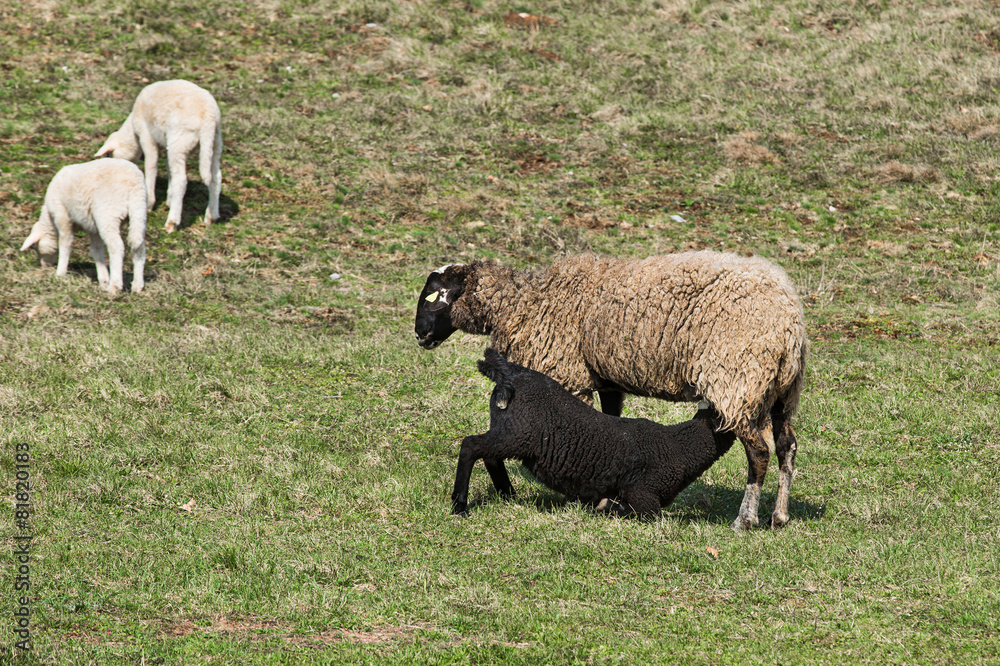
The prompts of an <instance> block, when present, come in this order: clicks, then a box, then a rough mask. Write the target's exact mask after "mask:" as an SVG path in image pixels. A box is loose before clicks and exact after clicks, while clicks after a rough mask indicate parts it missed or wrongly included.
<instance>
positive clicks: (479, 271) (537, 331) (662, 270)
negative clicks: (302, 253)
mask: <svg viewBox="0 0 1000 666" xmlns="http://www.w3.org/2000/svg"><path fill="white" fill-rule="evenodd" d="M455 329H458V330H462V331H465V332H467V333H479V334H488V335H490V342H491V345H492V346H493V347H494V348H495V349H496V350H498V351H499V352H500V353H501V354H503V355H505V356H506V357H507V358H508V359H509V360H510V361H512V362H514V363H517V364H519V365H523V366H525V367H527V368H530V369H532V370H536V371H538V372H543V373H545V374H547V375H549V376H550V377H552V378H553V379H555V380H556V381H558V382H559V383H560V384H562V385H563V386H564V387H565V388H567V389H568V390H570V391H571V392H573V393H574V394H576V395H578V396H580V397H581V398H583V399H584V400H586V401H587V402H591V401H592V399H593V392H594V391H599V392H600V394H601V408H602V409H603V410H604V411H605V412H607V413H610V414H614V415H616V416H617V415H619V414H621V399H622V396H623V394H624V393H631V394H634V395H644V396H653V397H657V398H662V399H666V400H686V401H694V400H698V399H705V400H707V401H708V402H709V403H711V405H712V406H713V407H714V408H715V409H716V410H717V411H718V413H719V414H720V415H721V417H722V419H723V426H724V427H725V428H726V429H731V430H732V431H733V432H734V433H735V434H736V436H737V437H739V438H740V441H741V442H742V443H743V448H744V450H745V452H746V454H747V486H746V493H745V494H744V495H743V503H742V504H741V505H740V511H739V515H738V516H737V518H736V521H735V522H734V523H733V528H734V529H737V530H743V529H747V528H750V527H753V526H755V525H757V524H758V520H757V505H758V503H759V501H760V494H761V488H762V487H763V484H764V477H765V475H766V474H767V467H768V462H769V460H770V450H771V449H772V448H773V449H774V451H775V453H776V454H777V458H778V469H779V477H778V493H777V497H776V499H775V504H774V511H773V513H772V514H771V525H772V526H773V527H781V526H782V525H785V524H786V523H787V522H788V520H789V517H790V516H789V511H788V510H789V501H790V493H791V484H792V477H793V476H794V474H795V454H796V451H797V449H798V445H797V442H796V438H795V431H794V428H793V427H792V425H791V418H792V417H793V416H794V414H795V412H796V410H797V408H798V404H799V395H800V394H801V392H802V385H803V375H804V373H805V358H806V335H805V323H804V321H803V313H802V305H801V304H800V303H799V300H798V297H797V296H796V295H795V289H794V288H793V287H792V284H791V282H790V281H789V279H788V276H787V275H785V273H784V271H782V270H781V269H780V268H778V267H777V266H774V265H773V264H770V263H769V262H767V261H765V260H764V259H760V258H745V257H739V256H736V255H734V254H726V253H718V252H686V253H682V254H674V255H665V256H655V257H649V258H647V259H640V260H629V259H612V258H602V257H595V256H591V255H583V256H575V257H567V258H565V259H562V260H560V261H557V262H556V263H554V264H553V265H552V266H551V267H550V268H548V269H545V270H542V271H539V272H537V273H531V272H522V271H515V270H513V269H511V268H504V267H501V266H497V265H495V264H487V263H483V262H473V263H472V264H468V265H449V266H444V267H442V268H439V269H438V270H436V271H434V272H433V273H431V275H430V276H429V277H428V278H427V283H426V284H425V285H424V289H423V291H422V292H421V295H420V301H419V302H418V305H417V317H416V322H415V324H414V333H415V335H416V337H417V341H418V343H419V344H420V345H421V346H422V347H424V348H426V349H433V348H434V347H436V346H437V345H439V344H441V342H442V341H443V340H445V339H446V338H447V337H448V336H449V335H450V334H451V332H452V331H453V330H455Z"/></svg>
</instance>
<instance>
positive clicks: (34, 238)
mask: <svg viewBox="0 0 1000 666" xmlns="http://www.w3.org/2000/svg"><path fill="white" fill-rule="evenodd" d="M41 239H42V228H41V225H40V224H36V225H35V228H33V229H32V230H31V234H29V235H28V237H27V238H25V239H24V245H22V246H21V252H24V251H25V250H27V249H28V248H29V247H31V246H32V245H34V244H35V243H37V242H38V241H40V240H41Z"/></svg>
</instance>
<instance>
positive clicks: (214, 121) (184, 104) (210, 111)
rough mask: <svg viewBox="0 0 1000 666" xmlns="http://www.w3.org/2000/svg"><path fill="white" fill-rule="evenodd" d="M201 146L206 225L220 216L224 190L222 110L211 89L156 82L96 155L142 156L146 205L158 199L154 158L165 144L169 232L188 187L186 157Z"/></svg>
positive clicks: (186, 83) (177, 219)
mask: <svg viewBox="0 0 1000 666" xmlns="http://www.w3.org/2000/svg"><path fill="white" fill-rule="evenodd" d="M195 146H200V150H199V154H198V169H199V171H200V172H201V180H202V182H204V183H205V187H207V188H208V208H207V209H206V210H205V224H211V223H212V221H213V220H218V219H219V192H220V191H221V190H222V170H221V168H220V167H219V160H220V158H221V156H222V114H221V112H220V111H219V105H218V104H217V103H216V102H215V98H214V97H212V94H211V93H210V92H208V91H207V90H205V89H204V88H200V87H199V86H196V85H195V84H193V83H191V82H190V81H183V80H179V79H178V80H175V81H157V82H156V83H151V84H149V85H148V86H146V87H145V88H143V89H142V91H141V92H140V93H139V96H138V97H137V98H136V99H135V105H134V106H133V107H132V113H130V114H129V116H128V118H126V119H125V123H124V124H123V125H122V126H121V129H119V130H118V131H117V132H115V133H114V134H112V135H111V136H110V137H108V140H107V141H105V142H104V145H103V146H101V149H100V150H98V151H97V153H96V155H94V156H95V157H102V156H104V155H108V154H110V155H111V157H121V158H123V159H126V160H131V161H133V162H138V161H139V158H140V157H144V158H145V171H146V196H147V198H148V200H149V203H148V205H149V209H148V210H152V208H153V204H154V203H155V201H156V192H155V189H156V163H157V160H158V159H159V149H160V148H166V149H167V169H168V171H169V183H168V185H167V205H168V206H169V207H170V211H169V212H168V213H167V224H166V226H165V229H166V230H167V233H172V232H173V231H174V230H176V229H177V226H178V225H179V224H180V222H181V210H182V209H183V207H184V192H185V191H186V190H187V158H188V155H189V154H190V153H191V151H193V150H194V149H195Z"/></svg>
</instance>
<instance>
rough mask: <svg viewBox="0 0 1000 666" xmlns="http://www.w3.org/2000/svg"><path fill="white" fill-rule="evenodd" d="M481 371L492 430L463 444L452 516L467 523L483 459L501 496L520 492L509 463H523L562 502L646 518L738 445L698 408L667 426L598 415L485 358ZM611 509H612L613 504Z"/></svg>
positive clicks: (520, 370)
mask: <svg viewBox="0 0 1000 666" xmlns="http://www.w3.org/2000/svg"><path fill="white" fill-rule="evenodd" d="M478 366H479V371H480V372H481V373H483V374H484V375H486V376H487V377H489V378H490V379H491V380H493V381H494V382H496V387H495V388H494V389H493V394H492V396H490V429H489V431H488V432H486V433H483V434H482V435H471V436H469V437H466V438H465V439H464V440H462V449H461V451H460V452H459V454H458V471H457V472H456V474H455V490H454V492H452V495H451V501H452V513H454V514H464V513H466V511H467V508H468V501H469V477H470V476H471V475H472V467H473V465H475V463H476V461H477V460H479V459H480V458H482V459H483V461H484V463H485V465H486V471H487V472H489V474H490V478H491V479H492V480H493V486H494V487H495V488H496V489H497V492H499V493H500V495H501V496H502V497H513V495H514V487H513V486H512V485H511V483H510V477H509V476H507V469H506V467H504V460H506V459H508V458H515V459H519V460H520V461H521V462H522V463H523V465H524V466H525V467H526V468H527V469H528V471H529V472H531V474H532V475H534V477H535V478H536V479H537V480H538V481H540V482H541V483H543V484H545V485H546V486H548V487H549V488H552V489H553V490H556V491H558V492H560V493H562V494H564V495H566V499H567V500H570V501H573V500H579V501H580V502H584V503H586V504H589V505H591V506H595V507H596V508H597V509H599V510H604V511H614V512H615V513H618V514H621V515H633V514H638V515H639V516H641V517H644V518H649V517H653V516H656V515H657V514H658V513H659V512H660V507H663V506H667V505H668V504H670V502H671V501H672V500H673V499H674V497H676V496H677V493H679V492H680V491H681V490H683V489H684V488H686V487H687V486H688V484H690V483H691V482H692V481H694V480H695V479H697V478H698V477H699V476H700V475H701V474H702V472H704V471H705V470H707V469H708V468H709V467H711V466H712V464H713V463H714V462H715V461H716V460H718V459H719V458H721V457H722V456H723V455H724V454H725V453H726V451H728V450H729V448H730V447H731V446H732V445H733V442H734V441H735V439H736V436H735V435H734V434H733V432H732V431H725V432H720V431H719V427H720V425H721V417H720V416H719V414H718V413H716V412H715V410H714V409H712V408H711V407H708V406H707V403H702V406H700V407H699V410H698V413H697V415H696V416H695V417H694V418H693V419H691V420H690V421H685V422H683V423H678V424H676V425H670V426H664V425H660V424H659V423H654V422H653V421H650V420H648V419H627V418H621V417H618V416H611V415H609V414H604V413H602V412H599V411H597V410H596V409H593V408H592V407H590V406H588V405H587V404H585V403H584V402H583V401H581V400H579V399H578V398H576V397H575V396H573V395H572V394H571V393H569V392H568V391H566V389H564V388H563V387H562V386H560V385H559V383H558V382H556V381H555V380H553V379H550V378H549V377H547V376H545V375H543V374H541V373H539V372H535V371H534V370H529V369H527V368H524V367H522V366H520V365H517V364H515V363H510V362H508V361H507V360H506V359H505V358H504V357H503V356H501V355H500V354H499V353H498V352H497V351H496V350H494V349H492V348H490V349H487V350H486V353H485V358H484V359H483V360H482V361H479V363H478ZM609 500H610V501H609Z"/></svg>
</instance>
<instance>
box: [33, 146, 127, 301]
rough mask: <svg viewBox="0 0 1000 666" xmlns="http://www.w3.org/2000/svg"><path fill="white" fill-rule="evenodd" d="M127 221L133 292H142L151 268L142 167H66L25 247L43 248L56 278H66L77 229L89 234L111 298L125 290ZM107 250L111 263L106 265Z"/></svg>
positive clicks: (104, 163)
mask: <svg viewBox="0 0 1000 666" xmlns="http://www.w3.org/2000/svg"><path fill="white" fill-rule="evenodd" d="M126 219H127V220H128V243H129V247H131V249H132V270H133V275H132V291H133V292H134V293H137V292H140V291H142V288H143V286H144V284H145V282H144V281H143V276H142V272H143V267H144V266H145V264H146V189H145V187H144V183H143V179H142V172H141V171H139V167H137V166H136V165H134V164H132V163H131V162H128V161H126V160H119V159H108V160H94V161H93V162H86V163H85V164H72V165H70V166H67V167H63V168H62V169H60V170H59V173H57V174H56V175H55V177H54V178H53V179H52V182H50V183H49V187H48V189H47V190H46V191H45V204H44V205H43V206H42V214H41V216H40V217H39V218H38V222H35V226H33V227H32V228H31V234H30V235H29V236H28V238H27V239H26V240H25V241H24V245H22V246H21V251H22V252H24V251H25V250H27V249H28V248H29V247H31V246H32V245H35V244H36V243H37V244H38V247H37V250H38V254H39V257H40V258H41V261H42V265H43V266H51V265H52V264H54V263H56V253H57V251H58V269H57V270H56V275H60V276H61V275H66V270H67V268H68V267H69V253H70V248H71V247H72V245H73V225H74V224H75V225H76V226H78V227H80V228H82V229H83V230H84V231H86V232H87V233H88V234H90V254H91V256H92V257H94V263H95V264H96V265H97V280H98V282H100V283H101V286H102V287H104V288H105V289H107V290H108V291H109V292H111V293H112V294H114V293H117V292H119V291H121V289H122V263H123V262H124V260H125V244H124V243H122V237H121V234H120V231H121V223H122V222H123V221H124V220H126ZM105 246H107V248H108V258H109V260H110V264H111V271H110V274H109V272H108V264H106V263H105V260H104V248H105Z"/></svg>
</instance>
